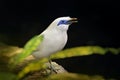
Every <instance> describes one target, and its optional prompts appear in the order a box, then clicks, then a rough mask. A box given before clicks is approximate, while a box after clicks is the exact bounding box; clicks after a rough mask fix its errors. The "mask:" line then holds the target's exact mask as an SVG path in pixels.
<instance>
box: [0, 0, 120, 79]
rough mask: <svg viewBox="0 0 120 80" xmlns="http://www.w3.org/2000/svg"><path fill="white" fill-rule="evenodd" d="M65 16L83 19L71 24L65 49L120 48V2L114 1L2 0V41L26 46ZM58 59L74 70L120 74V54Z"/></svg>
mask: <svg viewBox="0 0 120 80" xmlns="http://www.w3.org/2000/svg"><path fill="white" fill-rule="evenodd" d="M61 16H70V17H77V18H78V21H79V22H78V23H77V24H73V25H71V26H70V28H69V30H68V36H69V40H68V43H67V45H66V47H65V48H70V47H76V46H85V45H99V46H102V47H115V48H118V47H119V45H120V39H119V33H120V32H119V26H120V24H119V22H120V5H119V2H115V1H113V0H97V1H96V0H89V1H87V0H78V1H77V0H43V1H42V0H39V1H35V0H24V1H21V0H20V1H16V0H9V1H7V0H1V1H0V41H1V42H4V43H6V44H9V45H16V46H19V47H23V46H24V44H25V43H26V41H27V40H29V39H30V38H31V37H33V36H34V35H36V34H40V33H41V32H42V31H43V30H44V29H45V28H46V27H47V26H48V25H49V24H50V23H51V22H52V21H53V20H54V19H56V18H57V17H61ZM57 61H58V63H59V64H61V65H63V66H64V67H65V68H66V69H68V70H69V71H71V72H78V73H87V74H101V75H104V76H105V77H115V78H118V77H119V76H120V72H119V67H120V65H119V55H113V54H111V53H108V54H106V55H104V56H100V55H91V56H84V57H75V58H68V59H64V60H57Z"/></svg>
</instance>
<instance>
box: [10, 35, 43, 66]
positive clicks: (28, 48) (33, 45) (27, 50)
mask: <svg viewBox="0 0 120 80" xmlns="http://www.w3.org/2000/svg"><path fill="white" fill-rule="evenodd" d="M42 41H43V35H37V36H34V37H33V38H32V39H30V40H29V41H28V42H27V43H26V44H25V46H24V48H23V51H22V53H20V54H18V55H16V56H15V57H14V58H13V59H12V60H11V62H13V65H16V64H18V63H20V62H22V61H23V60H24V59H25V58H26V57H28V56H29V55H31V53H32V52H33V51H34V50H36V49H37V47H38V46H39V45H40V43H41V42H42Z"/></svg>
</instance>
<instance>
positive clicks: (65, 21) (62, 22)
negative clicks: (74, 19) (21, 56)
mask: <svg viewBox="0 0 120 80" xmlns="http://www.w3.org/2000/svg"><path fill="white" fill-rule="evenodd" d="M61 24H69V21H68V20H61V21H59V23H58V24H57V25H58V26H59V25H61Z"/></svg>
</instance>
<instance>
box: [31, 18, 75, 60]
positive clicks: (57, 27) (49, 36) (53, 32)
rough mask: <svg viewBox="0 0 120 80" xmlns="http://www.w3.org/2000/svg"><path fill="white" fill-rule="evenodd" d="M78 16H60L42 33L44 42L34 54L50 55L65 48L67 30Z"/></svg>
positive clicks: (39, 56)
mask: <svg viewBox="0 0 120 80" xmlns="http://www.w3.org/2000/svg"><path fill="white" fill-rule="evenodd" d="M76 20H77V18H70V17H59V18H57V19H55V20H54V21H53V22H52V23H51V24H50V25H49V26H48V28H47V29H46V30H45V31H43V32H42V33H41V34H40V35H43V36H44V39H43V41H42V43H41V44H40V45H39V46H38V48H37V50H36V51H34V52H33V53H32V55H33V56H34V57H35V58H37V59H40V58H43V57H49V56H50V55H51V54H53V53H56V52H58V51H60V50H62V49H63V48H64V46H65V45H66V43H67V40H68V37H67V30H68V28H69V26H70V24H72V23H74V22H77V21H76Z"/></svg>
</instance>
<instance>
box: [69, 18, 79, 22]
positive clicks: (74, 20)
mask: <svg viewBox="0 0 120 80" xmlns="http://www.w3.org/2000/svg"><path fill="white" fill-rule="evenodd" d="M69 21H70V23H77V22H78V21H77V18H71V19H70V20H69Z"/></svg>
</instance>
